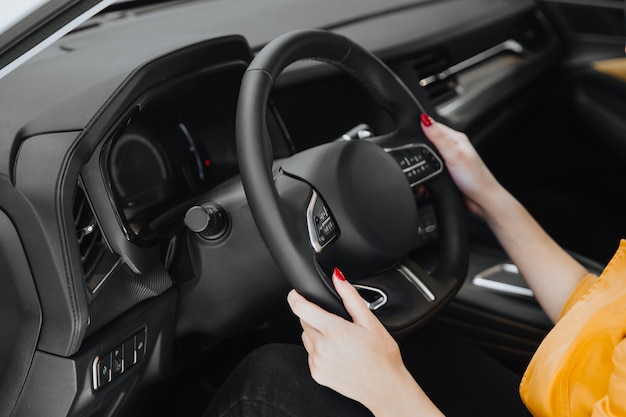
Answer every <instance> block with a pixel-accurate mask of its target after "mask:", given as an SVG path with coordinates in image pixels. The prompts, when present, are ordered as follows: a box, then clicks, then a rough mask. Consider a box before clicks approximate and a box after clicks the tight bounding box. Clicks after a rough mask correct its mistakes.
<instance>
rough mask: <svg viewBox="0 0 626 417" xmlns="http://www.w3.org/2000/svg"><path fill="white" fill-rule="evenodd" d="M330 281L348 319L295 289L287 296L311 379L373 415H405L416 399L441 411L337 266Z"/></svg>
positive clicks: (413, 407) (389, 336) (391, 339)
mask: <svg viewBox="0 0 626 417" xmlns="http://www.w3.org/2000/svg"><path fill="white" fill-rule="evenodd" d="M333 284H334V285H335V288H336V290H337V293H338V294H339V296H340V297H341V299H342V301H343V303H344V306H345V308H346V310H347V311H348V313H349V314H350V316H351V317H352V320H353V321H352V322H350V321H347V320H345V319H343V318H341V317H339V316H337V315H335V314H332V313H329V312H327V311H326V310H324V309H322V308H321V307H319V306H317V305H316V304H313V303H311V302H309V301H308V300H306V299H305V298H304V297H302V296H301V295H300V294H298V293H297V292H296V291H295V290H292V291H291V292H290V293H289V296H288V298H287V299H288V301H289V305H290V306H291V309H292V310H293V312H294V314H295V315H296V316H298V317H299V318H300V323H301V324H302V328H303V330H304V331H303V333H302V342H303V343H304V347H305V349H306V350H307V352H308V354H309V368H310V371H311V376H312V377H313V379H314V380H315V381H316V382H317V383H319V384H320V385H324V386H326V387H329V388H331V389H333V390H335V391H337V392H338V393H340V394H342V395H344V396H346V397H349V398H352V399H353V400H356V401H358V402H360V403H361V404H363V405H365V406H366V407H367V408H369V409H370V411H372V412H373V413H374V414H375V415H376V416H382V415H396V416H400V415H404V414H405V413H404V411H406V412H408V413H409V414H406V415H411V413H414V412H415V411H416V409H415V406H416V401H417V404H419V405H420V406H421V407H420V408H422V409H423V410H424V411H431V412H432V413H433V414H432V415H441V414H440V413H439V410H437V408H436V407H435V406H434V405H433V404H432V402H431V401H430V400H429V399H428V397H426V395H425V394H424V393H423V391H422V390H421V388H420V387H419V386H418V385H417V383H416V382H415V380H413V378H412V376H411V375H410V373H409V372H408V371H407V369H406V368H405V366H404V363H403V362H402V357H401V355H400V349H399V348H398V344H397V343H396V342H395V340H394V339H393V338H392V337H391V335H390V334H389V333H388V332H387V330H386V329H385V328H384V326H383V325H382V324H381V323H380V321H379V320H378V319H377V318H376V316H374V314H373V313H372V312H371V311H370V310H369V308H368V307H367V305H366V304H365V302H364V300H363V299H362V298H361V296H360V295H359V293H358V292H357V290H356V289H355V288H354V287H353V286H352V285H351V284H350V283H349V282H348V281H346V280H345V278H344V277H343V274H341V272H340V271H339V270H338V269H335V272H334V273H333ZM402 394H405V395H402ZM396 407H400V408H396ZM428 415H430V414H428Z"/></svg>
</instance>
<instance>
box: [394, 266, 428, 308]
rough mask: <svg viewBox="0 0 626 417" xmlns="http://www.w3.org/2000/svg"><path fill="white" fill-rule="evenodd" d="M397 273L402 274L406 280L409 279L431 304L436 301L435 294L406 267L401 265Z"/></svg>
mask: <svg viewBox="0 0 626 417" xmlns="http://www.w3.org/2000/svg"><path fill="white" fill-rule="evenodd" d="M396 271H398V272H399V273H401V274H402V276H404V277H405V278H406V279H408V280H409V281H410V282H411V283H412V284H413V285H415V287H416V288H417V289H418V290H419V292H421V293H422V295H423V296H424V298H426V299H427V300H428V301H430V302H431V303H432V302H433V301H435V294H433V293H432V291H431V290H430V289H429V288H428V287H427V286H426V284H424V283H423V282H422V280H420V279H419V278H418V277H417V275H415V274H414V273H413V271H411V270H410V269H409V268H407V267H406V266H404V265H399V266H398V267H397V268H396Z"/></svg>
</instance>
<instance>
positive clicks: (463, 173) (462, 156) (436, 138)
mask: <svg viewBox="0 0 626 417" xmlns="http://www.w3.org/2000/svg"><path fill="white" fill-rule="evenodd" d="M421 122H422V130H423V131H424V134H425V135H426V137H427V138H428V139H429V140H430V141H431V142H432V143H433V145H435V147H436V148H437V150H438V151H439V153H440V154H441V156H442V157H443V159H444V161H445V163H446V167H447V168H448V172H449V173H450V176H451V177H452V179H453V180H454V182H455V183H456V185H457V187H459V189H460V190H461V192H462V193H463V194H464V195H465V197H466V200H467V206H468V208H469V209H470V210H471V211H472V212H474V213H475V214H479V215H481V216H483V215H484V214H485V210H486V209H487V206H488V205H489V204H490V201H497V199H498V197H497V194H502V193H506V191H505V190H504V188H502V186H501V185H500V184H499V183H498V181H497V180H496V179H495V177H494V176H493V174H492V173H491V171H489V169H488V168H487V166H486V165H485V163H484V162H483V161H482V159H481V158H480V156H479V155H478V153H477V152H476V149H474V146H473V145H472V144H471V142H470V141H469V139H468V138H467V136H466V135H465V133H462V132H458V131H456V130H454V129H451V128H449V127H448V126H446V125H443V124H440V123H437V122H436V121H434V120H433V119H431V118H430V117H429V116H427V115H426V114H422V116H421Z"/></svg>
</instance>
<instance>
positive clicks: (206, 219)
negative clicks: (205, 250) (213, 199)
mask: <svg viewBox="0 0 626 417" xmlns="http://www.w3.org/2000/svg"><path fill="white" fill-rule="evenodd" d="M185 225H186V226H187V228H189V230H191V231H192V232H194V233H196V234H198V235H199V236H200V237H202V238H204V239H207V240H216V239H219V238H220V237H222V236H224V235H225V234H226V232H227V231H228V225H229V220H228V214H227V213H226V211H225V210H224V209H223V208H222V207H221V206H219V205H217V204H214V203H209V204H203V205H201V206H193V207H191V208H190V209H189V210H187V214H185Z"/></svg>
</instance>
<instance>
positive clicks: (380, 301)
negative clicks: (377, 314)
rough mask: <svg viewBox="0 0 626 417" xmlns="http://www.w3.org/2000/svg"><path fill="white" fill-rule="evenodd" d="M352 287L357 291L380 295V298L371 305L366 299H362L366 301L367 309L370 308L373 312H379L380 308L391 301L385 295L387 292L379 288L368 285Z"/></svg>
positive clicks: (354, 285)
mask: <svg viewBox="0 0 626 417" xmlns="http://www.w3.org/2000/svg"><path fill="white" fill-rule="evenodd" d="M352 286H353V287H354V288H356V289H357V290H365V291H371V292H373V293H376V294H378V295H380V297H379V298H377V299H376V300H375V301H373V302H371V303H370V302H369V301H367V300H366V299H365V298H363V297H361V298H363V301H365V305H367V308H369V309H370V310H371V311H376V310H378V309H379V308H381V307H382V306H384V305H385V304H387V301H388V300H389V298H388V297H387V294H385V292H384V291H383V290H381V289H379V288H376V287H370V286H368V285H362V284H353V285H352Z"/></svg>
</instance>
